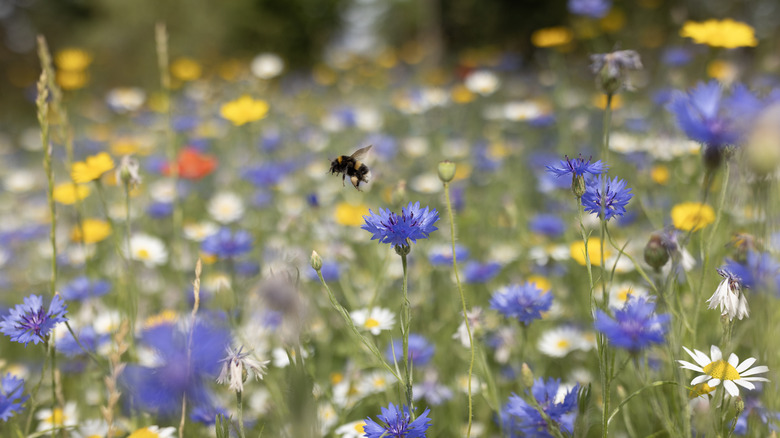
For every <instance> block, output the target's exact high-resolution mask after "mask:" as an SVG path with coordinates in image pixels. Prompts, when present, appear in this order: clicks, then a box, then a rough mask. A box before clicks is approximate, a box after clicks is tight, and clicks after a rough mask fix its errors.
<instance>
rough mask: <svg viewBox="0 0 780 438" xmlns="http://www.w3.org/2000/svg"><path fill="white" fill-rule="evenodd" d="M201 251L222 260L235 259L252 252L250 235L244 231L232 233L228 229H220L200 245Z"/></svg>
mask: <svg viewBox="0 0 780 438" xmlns="http://www.w3.org/2000/svg"><path fill="white" fill-rule="evenodd" d="M201 249H202V250H203V252H206V253H208V254H213V255H215V256H217V257H219V258H223V259H228V258H233V257H237V256H240V255H241V254H244V253H246V252H249V251H251V250H252V235H251V234H249V232H247V231H244V230H238V231H236V232H235V233H233V232H231V231H230V229H229V228H221V229H220V230H219V231H217V232H216V233H214V234H212V235H211V236H209V237H207V238H206V239H205V240H204V241H203V243H201Z"/></svg>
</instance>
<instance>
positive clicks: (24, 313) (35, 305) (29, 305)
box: [0, 295, 68, 347]
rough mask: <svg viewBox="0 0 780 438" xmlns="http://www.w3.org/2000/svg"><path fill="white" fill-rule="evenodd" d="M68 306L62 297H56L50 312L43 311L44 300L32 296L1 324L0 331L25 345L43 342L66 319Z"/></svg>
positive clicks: (15, 308) (11, 312) (4, 318)
mask: <svg viewBox="0 0 780 438" xmlns="http://www.w3.org/2000/svg"><path fill="white" fill-rule="evenodd" d="M67 309H68V305H67V304H65V301H63V299H62V297H61V296H60V295H55V296H54V298H52V300H51V304H49V310H48V311H45V310H44V309H43V299H42V298H41V297H40V296H38V295H30V296H29V297H26V298H25V299H24V304H17V305H16V306H15V307H14V308H13V309H11V311H10V313H9V314H8V315H7V316H5V317H3V321H2V322H0V331H1V332H3V334H4V335H6V336H9V337H10V338H11V340H12V341H14V342H18V343H20V344H24V346H25V347H26V346H27V344H28V343H30V341H32V342H33V343H34V344H36V345H37V344H38V343H39V342H43V341H45V340H46V338H47V337H48V336H49V332H50V331H51V329H53V328H54V326H55V325H57V323H59V322H64V321H67V320H68V318H65V314H66V313H67Z"/></svg>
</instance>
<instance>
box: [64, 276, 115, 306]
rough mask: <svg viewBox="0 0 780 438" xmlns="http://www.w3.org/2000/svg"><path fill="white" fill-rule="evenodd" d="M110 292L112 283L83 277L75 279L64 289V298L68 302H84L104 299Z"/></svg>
mask: <svg viewBox="0 0 780 438" xmlns="http://www.w3.org/2000/svg"><path fill="white" fill-rule="evenodd" d="M110 291H111V283H109V282H107V281H105V280H90V279H89V278H87V277H85V276H81V277H76V278H74V279H73V280H72V281H71V282H70V283H68V284H67V285H65V286H64V287H63V288H62V296H63V297H64V298H65V299H66V300H68V301H83V300H86V299H87V298H92V297H102V296H103V295H105V294H107V293H109V292H110Z"/></svg>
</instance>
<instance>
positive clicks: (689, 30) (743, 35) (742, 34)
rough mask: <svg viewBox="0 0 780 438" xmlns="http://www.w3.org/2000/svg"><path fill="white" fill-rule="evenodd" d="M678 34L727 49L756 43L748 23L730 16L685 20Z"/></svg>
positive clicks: (697, 41) (752, 45)
mask: <svg viewBox="0 0 780 438" xmlns="http://www.w3.org/2000/svg"><path fill="white" fill-rule="evenodd" d="M680 36H682V37H687V38H692V39H693V41H694V42H696V43H697V44H707V45H708V46H712V47H725V48H727V49H733V48H735V47H755V46H757V45H758V40H756V35H755V31H754V30H753V28H752V27H751V26H750V25H749V24H746V23H741V22H739V21H734V20H732V19H730V18H727V19H725V20H707V21H704V22H696V21H686V22H685V24H683V27H682V29H680Z"/></svg>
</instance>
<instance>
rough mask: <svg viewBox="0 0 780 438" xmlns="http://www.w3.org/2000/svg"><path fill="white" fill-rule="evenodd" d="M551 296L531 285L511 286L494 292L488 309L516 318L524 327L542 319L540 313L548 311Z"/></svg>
mask: <svg viewBox="0 0 780 438" xmlns="http://www.w3.org/2000/svg"><path fill="white" fill-rule="evenodd" d="M552 300H553V296H552V294H551V293H546V292H543V291H542V290H541V289H539V288H537V287H536V285H534V284H533V283H526V284H524V285H522V286H521V285H519V284H513V285H511V286H507V287H505V288H502V289H500V290H498V291H497V292H495V293H494V294H493V296H492V297H491V298H490V308H491V309H495V310H498V311H499V312H501V314H502V315H504V316H506V317H507V318H517V320H518V321H520V322H522V323H523V324H525V325H528V324H530V323H531V321H533V320H535V319H542V312H546V311H547V310H550V306H551V305H552Z"/></svg>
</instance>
